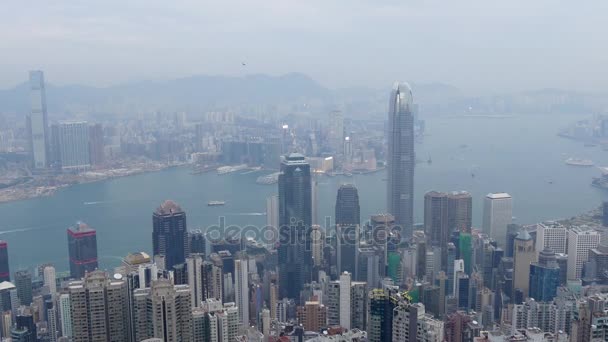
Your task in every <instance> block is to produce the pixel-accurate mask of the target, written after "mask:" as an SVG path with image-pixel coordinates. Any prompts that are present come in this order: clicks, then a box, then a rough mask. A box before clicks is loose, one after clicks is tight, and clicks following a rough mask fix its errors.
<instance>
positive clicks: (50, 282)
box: [43, 266, 57, 295]
mask: <svg viewBox="0 0 608 342" xmlns="http://www.w3.org/2000/svg"><path fill="white" fill-rule="evenodd" d="M43 275H44V286H46V287H47V288H48V289H49V292H50V293H51V294H52V295H55V294H56V293H57V278H56V276H55V267H53V266H46V267H45V268H44V271H43Z"/></svg>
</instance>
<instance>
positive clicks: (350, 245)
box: [335, 184, 361, 274]
mask: <svg viewBox="0 0 608 342" xmlns="http://www.w3.org/2000/svg"><path fill="white" fill-rule="evenodd" d="M335 217H336V218H335V220H336V243H337V246H336V248H337V263H338V273H339V274H340V273H342V272H350V273H353V274H354V272H355V258H356V254H357V245H358V242H359V229H360V223H361V208H360V206H359V192H358V191H357V188H356V187H355V186H354V185H352V184H343V185H341V186H340V188H339V189H338V194H337V196H336V216H335Z"/></svg>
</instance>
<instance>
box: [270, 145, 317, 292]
mask: <svg viewBox="0 0 608 342" xmlns="http://www.w3.org/2000/svg"><path fill="white" fill-rule="evenodd" d="M311 187H312V185H311V178H310V165H309V164H308V162H307V161H306V158H305V157H304V156H303V155H301V154H298V153H292V154H290V155H289V156H287V157H285V158H284V160H283V161H282V162H281V173H280V174H279V231H280V233H281V238H282V241H280V245H279V250H278V256H279V260H281V262H280V263H279V290H280V291H281V297H282V298H294V299H299V297H300V291H301V290H302V286H303V284H305V283H308V282H309V280H310V278H311V268H312V255H311V247H312V246H311V241H310V232H311V228H312V189H311ZM283 238H284V239H283Z"/></svg>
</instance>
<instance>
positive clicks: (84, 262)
mask: <svg viewBox="0 0 608 342" xmlns="http://www.w3.org/2000/svg"><path fill="white" fill-rule="evenodd" d="M67 233H68V252H69V257H70V277H71V278H74V279H80V278H82V277H84V275H85V273H86V272H91V271H94V270H95V269H97V266H98V265H97V232H96V231H95V229H93V228H91V227H89V226H88V225H87V224H86V223H84V222H77V223H76V225H74V226H73V227H70V228H68V229H67Z"/></svg>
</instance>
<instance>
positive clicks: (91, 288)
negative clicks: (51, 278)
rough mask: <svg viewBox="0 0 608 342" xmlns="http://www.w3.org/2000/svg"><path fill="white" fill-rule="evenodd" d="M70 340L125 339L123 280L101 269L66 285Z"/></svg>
mask: <svg viewBox="0 0 608 342" xmlns="http://www.w3.org/2000/svg"><path fill="white" fill-rule="evenodd" d="M68 295H69V298H70V314H71V321H72V340H73V341H74V342H81V341H82V342H84V341H128V339H129V331H128V330H129V329H128V322H129V314H128V298H127V283H126V282H125V281H123V280H122V279H116V278H110V277H108V275H107V274H106V273H105V272H102V271H93V272H90V273H87V275H86V276H85V277H84V279H83V280H79V281H74V282H71V283H70V284H69V285H68Z"/></svg>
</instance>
